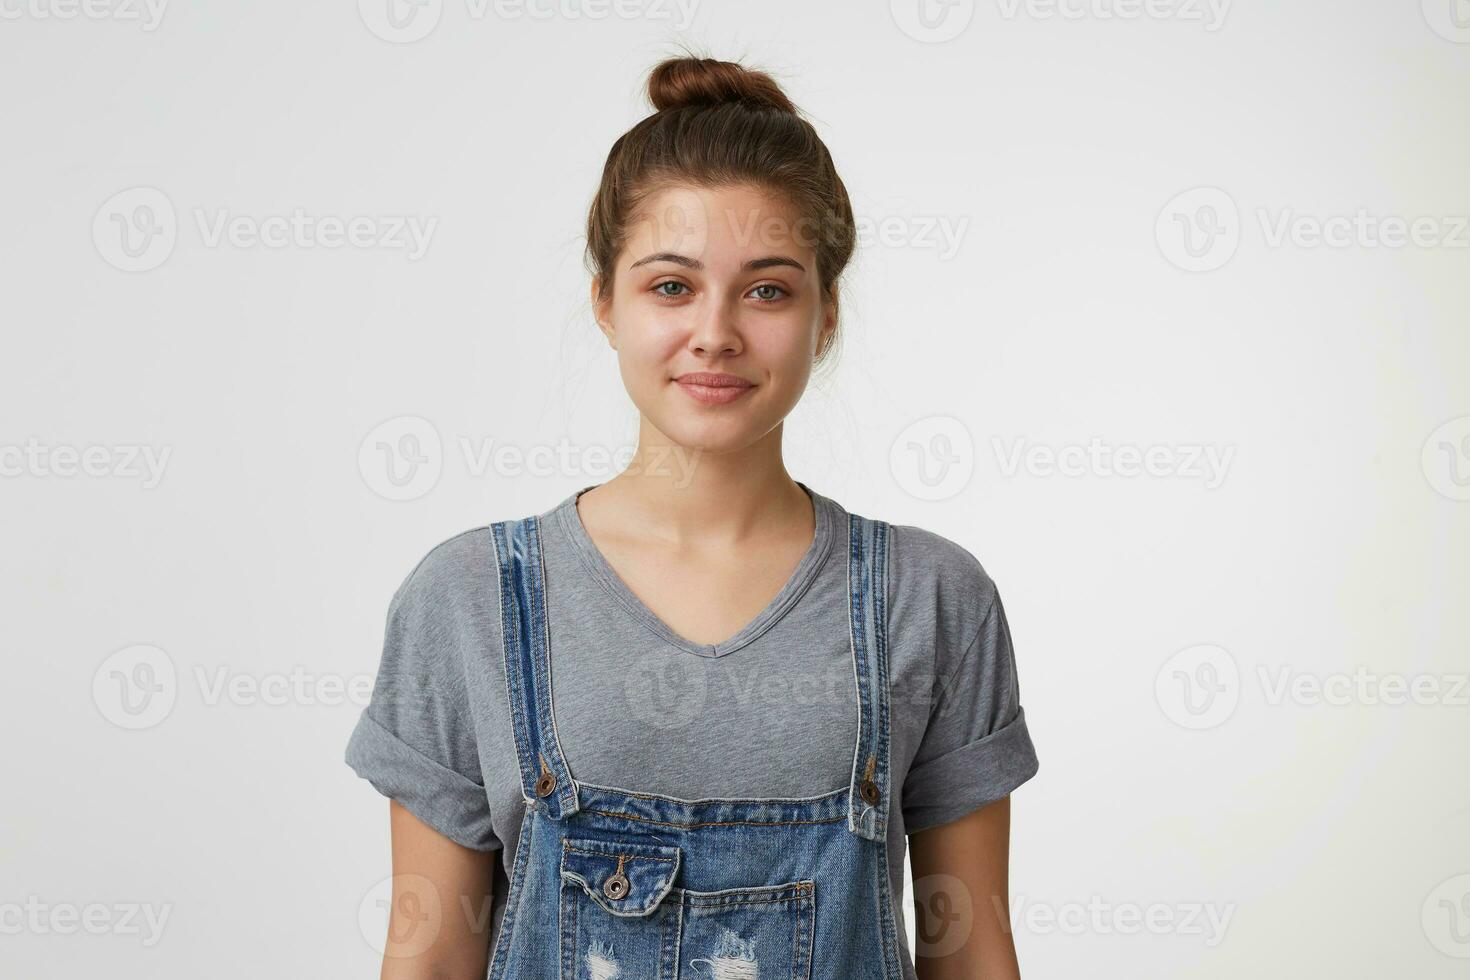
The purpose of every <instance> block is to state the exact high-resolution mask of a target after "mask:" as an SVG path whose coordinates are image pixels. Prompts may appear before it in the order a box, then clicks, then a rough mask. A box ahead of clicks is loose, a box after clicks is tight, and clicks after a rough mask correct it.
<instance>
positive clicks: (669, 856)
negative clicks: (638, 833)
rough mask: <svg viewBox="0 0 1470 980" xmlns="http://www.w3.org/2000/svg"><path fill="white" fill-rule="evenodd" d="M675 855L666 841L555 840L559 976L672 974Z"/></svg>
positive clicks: (661, 977) (602, 978)
mask: <svg viewBox="0 0 1470 980" xmlns="http://www.w3.org/2000/svg"><path fill="white" fill-rule="evenodd" d="M680 858H681V853H680V851H679V848H677V847H674V846H672V845H665V844H644V843H635V842H632V841H621V840H619V841H609V840H598V839H593V838H576V837H568V838H566V839H565V840H563V841H562V853H561V977H562V980H644V978H647V980H677V978H678V976H679V974H678V955H679V948H678V947H679V920H680V915H679V912H680V904H679V901H678V899H677V897H676V898H675V899H674V900H672V901H670V900H669V896H670V894H671V893H672V892H674V879H675V878H676V877H678V874H679V861H680Z"/></svg>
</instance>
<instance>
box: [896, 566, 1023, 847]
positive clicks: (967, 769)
mask: <svg viewBox="0 0 1470 980" xmlns="http://www.w3.org/2000/svg"><path fill="white" fill-rule="evenodd" d="M945 544H949V543H948V542H945ZM949 547H950V549H952V551H951V553H949V554H947V555H946V556H945V558H944V564H943V567H942V568H941V569H940V572H941V574H940V579H941V582H942V586H943V589H944V591H945V595H944V601H945V602H946V603H948V605H949V606H950V607H951V609H954V608H958V609H960V610H961V613H960V614H956V615H953V616H950V617H945V618H944V619H943V620H942V621H941V623H940V626H939V628H938V631H937V633H936V636H935V654H934V656H935V669H934V677H935V681H934V691H933V694H932V696H931V698H930V702H929V717H928V719H927V725H926V728H925V730H924V734H923V737H922V738H921V739H920V741H919V745H918V747H917V749H916V751H915V753H914V756H913V758H912V759H911V760H910V763H909V768H908V771H907V773H906V774H905V777H904V784H903V817H904V825H905V827H906V828H907V829H908V832H909V833H917V832H918V831H921V830H927V829H929V828H931V827H937V826H939V825H940V824H943V823H947V822H949V821H951V820H955V819H958V818H960V817H963V816H965V815H967V814H969V813H971V812H972V811H974V810H976V809H979V808H980V807H983V806H985V805H986V804H989V803H993V802H995V801H997V800H1000V799H1001V798H1003V797H1005V796H1007V795H1008V794H1009V793H1010V792H1011V791H1012V790H1014V789H1015V788H1016V787H1018V786H1020V785H1021V784H1022V783H1024V782H1025V781H1026V780H1028V779H1030V778H1031V777H1032V776H1034V775H1035V774H1036V772H1037V770H1038V768H1039V764H1038V761H1037V756H1036V749H1035V746H1034V745H1033V744H1032V742H1031V734H1030V731H1029V729H1028V728H1027V724H1026V712H1025V709H1024V708H1023V707H1022V706H1021V688H1020V682H1019V680H1018V673H1017V670H1016V654H1015V650H1014V648H1013V646H1012V643H1011V629H1010V623H1009V622H1008V621H1007V619H1006V611H1005V605H1004V604H1003V603H1002V601H1001V597H1000V592H999V590H998V589H997V588H996V587H995V583H994V582H993V581H992V580H991V578H990V576H989V575H987V574H986V572H985V570H984V568H983V567H981V565H980V563H979V562H978V561H976V560H975V559H974V558H973V557H972V556H971V555H969V553H968V552H965V551H963V550H962V549H959V547H958V546H957V545H949Z"/></svg>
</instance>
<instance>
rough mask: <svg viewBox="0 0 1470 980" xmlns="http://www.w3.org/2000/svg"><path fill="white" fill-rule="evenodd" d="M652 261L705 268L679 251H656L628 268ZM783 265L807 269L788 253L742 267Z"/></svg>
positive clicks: (759, 267) (759, 259)
mask: <svg viewBox="0 0 1470 980" xmlns="http://www.w3.org/2000/svg"><path fill="white" fill-rule="evenodd" d="M650 262H672V263H674V264H675V265H682V266H684V267H685V268H686V269H703V268H704V263H703V262H701V261H699V260H698V259H691V258H690V257H689V256H687V255H680V254H679V253H678V252H655V253H653V254H652V255H645V256H644V257H643V258H641V259H639V260H638V261H637V262H634V263H633V264H632V265H630V266H628V268H630V269H636V268H638V267H639V266H640V265H647V264H648V263H650ZM781 265H785V266H791V267H792V268H793V269H799V270H801V271H802V272H805V271H806V266H804V265H802V264H801V263H800V262H798V261H796V260H795V259H793V258H791V257H790V256H786V255H766V256H763V257H761V258H758V259H751V260H750V261H749V262H747V263H745V264H744V265H743V266H741V269H743V270H745V271H747V272H754V271H756V270H759V269H769V268H771V267H773V266H781Z"/></svg>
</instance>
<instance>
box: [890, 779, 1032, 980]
mask: <svg viewBox="0 0 1470 980" xmlns="http://www.w3.org/2000/svg"><path fill="white" fill-rule="evenodd" d="M1010 836H1011V798H1010V797H1009V796H1005V797H1002V798H1001V799H999V800H996V801H995V802H992V803H989V804H986V805H985V806H982V807H980V808H979V809H977V810H972V811H971V812H970V813H968V814H966V815H965V816H963V817H960V818H958V819H956V820H951V821H949V822H948V823H944V824H941V825H939V826H937V827H933V828H931V829H929V830H924V831H920V832H918V833H916V834H914V835H912V836H911V837H910V838H909V855H910V857H909V859H910V863H911V866H912V869H913V875H914V894H913V904H914V934H915V937H916V942H915V948H914V966H915V969H916V970H917V971H918V975H919V978H920V980H1015V978H1018V977H1020V968H1019V967H1018V965H1017V963H1016V946H1015V942H1014V941H1013V939H1012V937H1011V925H1010V905H1009V900H1008V897H1007V896H1008V895H1009V893H1010V883H1009V878H1010Z"/></svg>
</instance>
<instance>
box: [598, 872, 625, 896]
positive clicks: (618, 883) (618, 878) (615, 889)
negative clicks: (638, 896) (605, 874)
mask: <svg viewBox="0 0 1470 980" xmlns="http://www.w3.org/2000/svg"><path fill="white" fill-rule="evenodd" d="M602 893H603V894H604V895H606V896H607V897H608V898H610V899H612V900H613V901H615V902H616V901H617V900H618V899H620V898H623V897H625V896H626V895H627V894H628V879H627V878H625V877H623V873H622V872H621V871H618V872H615V873H614V874H613V876H612V877H611V878H609V879H607V881H604V882H603V883H602Z"/></svg>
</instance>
